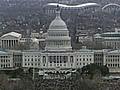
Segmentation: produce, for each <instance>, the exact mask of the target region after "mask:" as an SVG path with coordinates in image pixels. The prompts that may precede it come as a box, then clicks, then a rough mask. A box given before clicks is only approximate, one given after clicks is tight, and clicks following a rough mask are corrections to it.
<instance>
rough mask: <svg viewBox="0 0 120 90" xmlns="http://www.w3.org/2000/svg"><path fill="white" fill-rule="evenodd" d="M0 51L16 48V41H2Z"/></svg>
mask: <svg viewBox="0 0 120 90" xmlns="http://www.w3.org/2000/svg"><path fill="white" fill-rule="evenodd" d="M1 47H2V49H14V48H16V47H18V40H2V42H1Z"/></svg>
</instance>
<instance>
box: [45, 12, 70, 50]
mask: <svg viewBox="0 0 120 90" xmlns="http://www.w3.org/2000/svg"><path fill="white" fill-rule="evenodd" d="M47 33H48V35H47V37H46V38H45V40H46V47H45V50H46V51H71V50H72V47H71V37H70V36H69V30H68V29H67V25H66V23H65V22H64V21H63V20H62V19H61V17H60V10H57V11H56V18H55V19H54V20H53V21H52V22H51V24H50V26H49V29H48V31H47Z"/></svg>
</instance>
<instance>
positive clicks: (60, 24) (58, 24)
mask: <svg viewBox="0 0 120 90" xmlns="http://www.w3.org/2000/svg"><path fill="white" fill-rule="evenodd" d="M51 29H61V30H62V29H63V30H64V29H67V25H66V23H65V22H64V21H63V20H62V19H61V17H60V11H57V12H56V18H55V19H54V20H53V21H52V22H51V24H50V26H49V30H51Z"/></svg>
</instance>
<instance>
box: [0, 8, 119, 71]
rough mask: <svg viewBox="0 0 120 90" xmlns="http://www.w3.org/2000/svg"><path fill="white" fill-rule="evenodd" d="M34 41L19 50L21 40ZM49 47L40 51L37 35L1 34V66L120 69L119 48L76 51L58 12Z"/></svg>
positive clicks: (50, 34) (49, 30) (49, 32)
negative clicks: (99, 66)
mask: <svg viewBox="0 0 120 90" xmlns="http://www.w3.org/2000/svg"><path fill="white" fill-rule="evenodd" d="M29 40H33V41H32V42H31V43H32V49H30V50H15V48H17V47H18V46H19V44H20V43H23V42H26V41H29ZM42 41H45V43H46V44H45V49H44V50H40V49H39V45H38V43H39V42H41V40H38V39H35V38H32V39H31V38H22V35H21V34H19V33H16V32H10V33H7V34H4V35H2V36H1V37H0V44H1V51H0V69H7V68H14V67H23V68H25V69H26V68H31V67H32V68H38V69H43V70H44V71H45V72H52V73H56V72H58V73H63V72H70V71H71V69H74V70H76V69H78V68H82V67H83V66H85V65H88V64H91V63H96V64H98V65H107V66H108V68H109V69H110V71H111V72H120V70H119V67H120V51H119V50H108V49H105V50H90V49H87V48H86V47H85V46H83V47H82V49H80V50H73V49H72V46H71V37H70V36H69V30H68V28H67V25H66V23H65V22H64V21H63V20H62V19H61V17H60V11H59V10H57V11H56V18H55V19H54V20H53V21H52V22H51V24H50V26H49V29H48V31H47V35H46V36H45V40H42Z"/></svg>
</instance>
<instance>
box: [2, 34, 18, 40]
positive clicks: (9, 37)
mask: <svg viewBox="0 0 120 90" xmlns="http://www.w3.org/2000/svg"><path fill="white" fill-rule="evenodd" d="M1 39H9V40H10V39H18V37H15V36H12V35H7V36H4V37H2V38H1Z"/></svg>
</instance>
